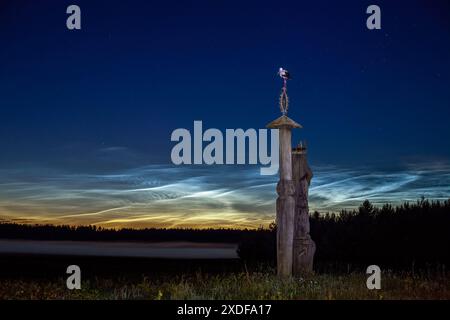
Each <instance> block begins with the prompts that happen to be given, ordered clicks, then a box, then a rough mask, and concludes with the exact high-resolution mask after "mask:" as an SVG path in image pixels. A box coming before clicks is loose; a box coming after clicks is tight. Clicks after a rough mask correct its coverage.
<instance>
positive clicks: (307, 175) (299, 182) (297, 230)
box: [292, 144, 316, 275]
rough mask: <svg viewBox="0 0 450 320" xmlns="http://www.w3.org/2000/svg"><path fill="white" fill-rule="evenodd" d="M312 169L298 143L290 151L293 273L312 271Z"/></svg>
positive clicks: (301, 146) (313, 245)
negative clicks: (310, 188)
mask: <svg viewBox="0 0 450 320" xmlns="http://www.w3.org/2000/svg"><path fill="white" fill-rule="evenodd" d="M312 176H313V174H312V171H311V169H310V168H309V166H308V162H307V159H306V147H304V146H303V145H301V144H300V145H299V146H298V147H297V148H295V149H294V150H293V152H292V177H293V182H294V185H295V215H294V221H295V223H294V257H293V259H294V265H293V273H294V275H307V274H311V273H312V272H313V260H314V253H315V251H316V244H315V243H314V241H313V240H312V239H311V236H310V235H309V209H308V188H309V184H310V182H311V179H312Z"/></svg>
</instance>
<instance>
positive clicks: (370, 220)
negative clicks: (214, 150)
mask: <svg viewBox="0 0 450 320" xmlns="http://www.w3.org/2000/svg"><path fill="white" fill-rule="evenodd" d="M310 223H311V236H312V238H313V240H314V241H315V242H316V246H317V250H316V255H315V263H316V265H326V264H334V263H336V264H341V265H342V264H354V265H366V266H367V265H369V264H377V265H384V266H389V267H401V268H404V267H410V266H411V265H416V266H417V267H421V266H425V265H426V264H434V265H448V264H449V263H450V200H446V201H429V200H425V199H421V200H419V201H417V202H415V203H412V204H410V203H404V204H402V205H400V206H396V207H393V206H391V205H389V204H386V205H384V206H382V207H374V206H373V205H372V204H371V203H370V202H369V201H364V202H363V203H362V204H361V205H360V206H359V208H358V209H356V210H342V211H341V212H339V213H337V214H335V213H326V214H319V213H318V212H314V213H313V214H312V215H311V219H310ZM0 238H4V239H5V238H6V239H34V240H80V241H87V240H90V241H148V242H159V241H160V242H163V241H193V242H222V243H226V242H228V243H239V248H238V254H239V256H240V258H241V259H242V260H244V261H248V262H260V261H263V262H267V263H269V264H274V262H275V256H276V254H275V253H276V224H275V223H272V224H271V225H270V227H269V228H268V229H267V228H259V229H257V230H247V229H245V230H237V229H156V228H147V229H119V230H115V229H105V228H101V227H96V226H55V225H24V224H15V223H0Z"/></svg>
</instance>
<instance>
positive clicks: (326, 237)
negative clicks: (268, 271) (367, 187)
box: [239, 199, 450, 269]
mask: <svg viewBox="0 0 450 320" xmlns="http://www.w3.org/2000/svg"><path fill="white" fill-rule="evenodd" d="M310 224H311V232H310V233H311V237H312V239H313V240H314V241H315V242H316V247H317V249H316V254H315V260H314V261H315V264H316V265H319V266H320V265H322V266H324V265H331V264H336V265H340V266H343V265H346V266H348V265H349V264H353V265H360V266H363V265H364V266H368V265H371V264H376V265H380V266H381V265H382V266H385V267H392V268H394V269H395V268H402V269H404V268H411V266H412V267H413V268H414V266H416V267H417V268H423V267H426V266H427V265H434V266H437V265H440V266H444V265H448V264H449V263H450V200H446V201H431V202H430V201H428V200H425V199H421V200H419V201H417V202H416V203H413V204H410V203H404V204H402V205H400V206H396V207H393V206H391V205H389V204H385V205H383V206H382V207H374V206H373V205H372V204H371V203H370V202H369V201H367V200H366V201H364V202H363V203H362V204H361V205H360V206H359V208H358V209H357V210H342V211H341V212H340V213H338V214H334V213H331V214H330V213H327V214H325V215H321V214H319V213H318V212H314V213H313V214H312V216H311V219H310ZM272 230H273V232H272V236H268V235H267V234H260V235H247V237H246V238H247V239H246V241H244V242H243V243H242V244H241V246H240V248H239V254H240V256H241V257H242V258H244V259H247V260H249V261H258V260H259V261H264V260H265V261H269V262H271V263H274V261H275V253H276V251H275V250H276V249H275V248H276V239H275V234H276V232H275V230H276V226H275V225H273V226H272ZM262 243H264V244H262Z"/></svg>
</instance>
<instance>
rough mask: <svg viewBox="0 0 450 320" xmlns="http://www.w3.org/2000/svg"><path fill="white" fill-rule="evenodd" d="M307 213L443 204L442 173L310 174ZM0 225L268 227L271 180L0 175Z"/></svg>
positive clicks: (222, 171) (449, 169)
mask: <svg viewBox="0 0 450 320" xmlns="http://www.w3.org/2000/svg"><path fill="white" fill-rule="evenodd" d="M313 170H314V178H313V181H312V185H311V189H310V207H311V210H318V211H321V212H326V211H338V210H340V209H342V208H354V207H356V206H358V205H359V204H360V203H361V202H362V201H363V200H365V199H369V200H370V201H372V202H374V203H375V204H383V203H386V202H389V203H392V204H398V203H401V202H403V201H415V200H417V199H418V198H420V197H421V196H424V197H426V198H430V199H447V198H448V197H449V196H450V166H448V165H446V164H442V163H441V164H430V165H411V164H410V165H407V166H405V167H404V168H402V169H391V170H375V169H374V168H369V167H360V168H340V167H336V166H313ZM0 181H1V183H0V219H2V220H10V221H19V222H25V223H55V224H95V225H101V226H106V227H150V226H153V227H211V226H214V227H239V228H245V227H247V228H254V227H258V226H260V225H268V224H269V223H270V222H271V221H273V220H274V216H275V199H276V192H275V187H276V182H277V177H276V176H260V175H259V168H258V167H246V166H172V165H149V166H144V167H138V168H133V169H129V170H123V171H118V172H111V173H108V174H100V173H99V174H85V173H77V174H75V173H68V172H63V171H56V170H49V169H45V168H28V169H22V170H0Z"/></svg>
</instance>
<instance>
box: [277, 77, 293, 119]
mask: <svg viewBox="0 0 450 320" xmlns="http://www.w3.org/2000/svg"><path fill="white" fill-rule="evenodd" d="M278 75H279V76H280V77H281V78H282V79H283V88H282V89H281V94H280V110H281V114H282V115H283V116H285V115H286V114H287V112H288V108H289V98H288V95H287V81H288V80H289V79H291V76H290V74H289V72H288V71H287V70H285V69H283V68H280V69H279V70H278Z"/></svg>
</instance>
